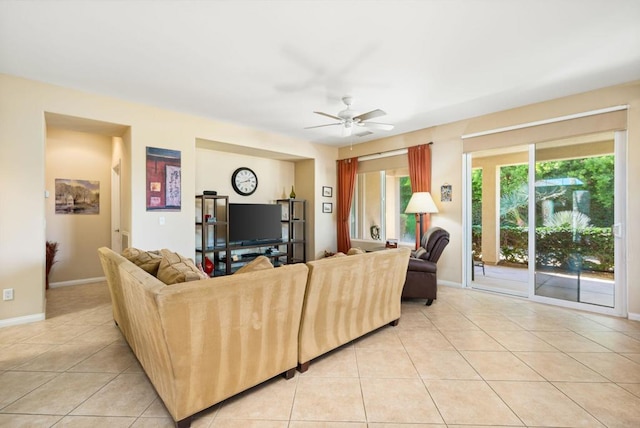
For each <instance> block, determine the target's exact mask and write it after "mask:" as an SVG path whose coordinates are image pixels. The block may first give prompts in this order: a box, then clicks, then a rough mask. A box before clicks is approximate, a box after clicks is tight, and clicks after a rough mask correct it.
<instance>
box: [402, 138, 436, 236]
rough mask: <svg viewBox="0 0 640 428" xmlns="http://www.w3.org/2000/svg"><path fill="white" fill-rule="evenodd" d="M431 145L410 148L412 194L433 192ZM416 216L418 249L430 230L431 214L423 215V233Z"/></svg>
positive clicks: (408, 154)
mask: <svg viewBox="0 0 640 428" xmlns="http://www.w3.org/2000/svg"><path fill="white" fill-rule="evenodd" d="M431 144H432V143H429V144H422V145H420V146H413V147H409V149H408V152H407V156H408V159H409V179H410V180H411V192H412V193H415V192H431ZM418 215H419V214H416V248H418V247H419V246H420V236H422V235H423V234H424V233H425V232H426V231H427V230H429V223H430V219H431V215H430V214H423V216H424V217H423V218H424V220H423V222H422V231H420V230H418V229H419V228H420V222H419V221H418Z"/></svg>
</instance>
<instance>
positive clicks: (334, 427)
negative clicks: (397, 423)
mask: <svg viewBox="0 0 640 428" xmlns="http://www.w3.org/2000/svg"><path fill="white" fill-rule="evenodd" d="M367 426H369V427H373V426H376V425H375V424H368V425H367V424H365V423H363V422H312V421H291V423H290V424H289V428H367ZM404 427H405V428H408V427H407V426H406V425H404ZM412 428H413V427H412ZM416 428H419V427H416ZM430 428H434V427H433V426H430ZM445 428H446V427H445Z"/></svg>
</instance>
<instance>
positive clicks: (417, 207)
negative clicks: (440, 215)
mask: <svg viewBox="0 0 640 428" xmlns="http://www.w3.org/2000/svg"><path fill="white" fill-rule="evenodd" d="M404 212H405V214H424V213H437V212H438V207H436V204H435V202H433V198H432V197H431V194H430V193H429V192H415V193H414V194H413V195H411V199H410V200H409V203H408V204H407V209H406V210H404Z"/></svg>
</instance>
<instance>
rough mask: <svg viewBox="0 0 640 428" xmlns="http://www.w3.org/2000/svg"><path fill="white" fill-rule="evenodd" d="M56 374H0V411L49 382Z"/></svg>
mask: <svg viewBox="0 0 640 428" xmlns="http://www.w3.org/2000/svg"><path fill="white" fill-rule="evenodd" d="M56 376H58V374H57V373H52V372H17V371H10V372H3V373H0V409H2V408H3V407H5V406H7V405H9V404H11V403H13V402H14V401H16V400H17V399H19V398H20V397H22V396H23V395H25V394H28V393H29V392H31V391H33V390H34V389H36V388H38V387H39V386H41V385H43V384H45V383H47V382H49V381H50V380H51V379H53V378H54V377H56Z"/></svg>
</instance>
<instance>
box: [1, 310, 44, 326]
mask: <svg viewBox="0 0 640 428" xmlns="http://www.w3.org/2000/svg"><path fill="white" fill-rule="evenodd" d="M44 318H45V317H44V312H42V313H39V314H33V315H25V316H23V317H15V318H8V319H6V320H0V328H3V327H9V326H12V325H19V324H27V323H31V322H36V321H44Z"/></svg>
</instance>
